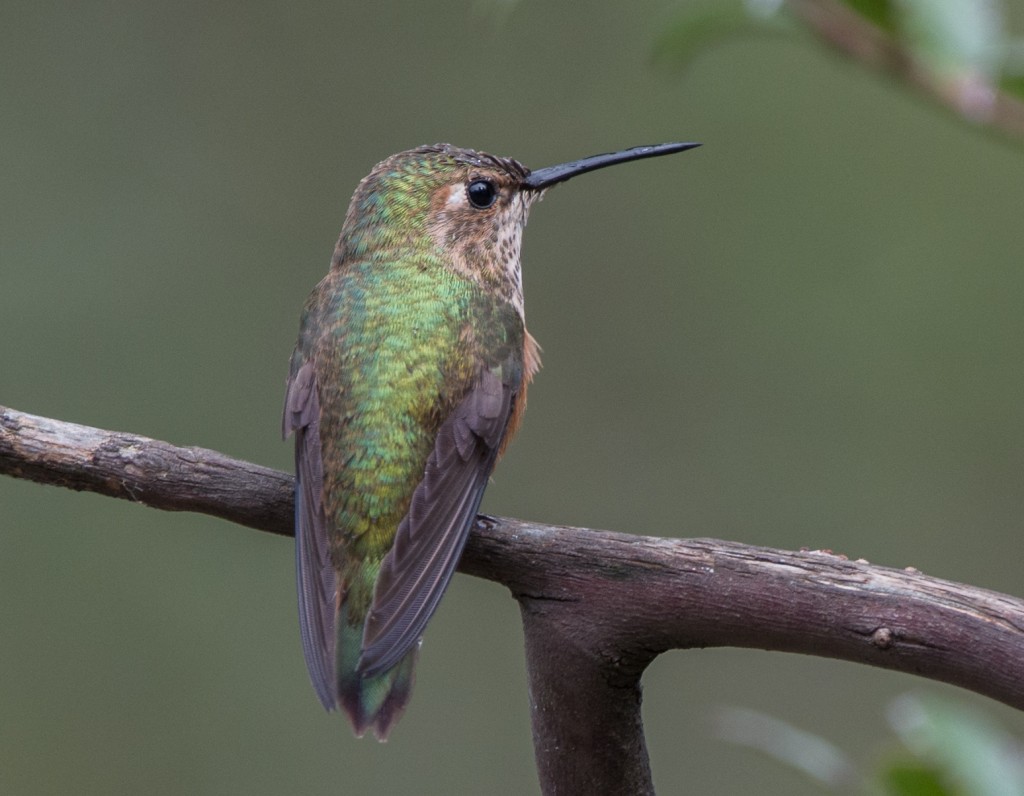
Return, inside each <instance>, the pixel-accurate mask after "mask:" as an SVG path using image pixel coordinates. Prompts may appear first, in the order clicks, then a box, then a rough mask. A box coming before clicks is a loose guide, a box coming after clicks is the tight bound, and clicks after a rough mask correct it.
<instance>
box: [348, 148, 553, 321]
mask: <svg viewBox="0 0 1024 796" xmlns="http://www.w3.org/2000/svg"><path fill="white" fill-rule="evenodd" d="M529 174H530V172H529V170H528V169H527V168H525V167H524V166H523V165H522V164H521V163H519V162H518V161H515V160H512V159H511V158H500V157H496V156H494V155H488V154H485V153H483V152H476V151H474V150H471V149H460V148H458V147H454V146H451V145H450V144H433V145H430V146H423V147H418V148H416V149H411V150H409V151H407V152H399V153H398V154H397V155H392V156H391V157H389V158H387V159H386V160H384V161H382V162H381V163H378V164H377V166H376V167H375V168H374V169H373V171H371V172H370V174H369V175H368V176H367V177H365V178H364V179H363V180H362V182H360V184H359V187H358V188H357V189H356V192H355V195H354V196H353V197H352V202H351V204H350V205H349V209H348V214H347V216H346V218H345V226H344V228H343V230H342V234H341V239H340V240H339V241H338V248H337V250H336V251H335V258H334V259H335V264H336V265H338V264H340V262H341V261H342V260H343V259H344V258H346V257H351V256H362V255H366V254H371V256H372V254H376V253H378V252H390V253H395V252H397V251H400V250H406V251H408V250H410V249H411V250H415V251H416V252H417V253H418V254H420V255H424V259H423V262H424V265H429V264H430V263H431V262H438V263H440V264H441V265H443V266H446V267H448V268H450V269H452V270H453V271H455V272H456V273H459V274H461V275H463V276H466V277H468V278H470V279H473V280H474V281H476V282H479V283H480V284H481V285H482V286H484V287H485V288H486V289H488V290H495V291H500V292H501V293H502V294H504V295H505V296H506V298H507V299H508V300H509V301H512V302H513V303H514V304H515V305H516V306H519V307H522V301H523V297H522V278H521V272H520V266H519V253H520V246H521V241H522V235H523V227H524V226H525V225H526V217H527V214H528V213H529V210H530V205H531V203H532V202H533V200H534V199H536V198H537V197H539V195H540V191H537V190H531V189H529V188H527V187H525V180H526V179H527V177H528V176H529Z"/></svg>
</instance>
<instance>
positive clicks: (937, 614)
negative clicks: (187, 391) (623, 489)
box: [0, 407, 1024, 794]
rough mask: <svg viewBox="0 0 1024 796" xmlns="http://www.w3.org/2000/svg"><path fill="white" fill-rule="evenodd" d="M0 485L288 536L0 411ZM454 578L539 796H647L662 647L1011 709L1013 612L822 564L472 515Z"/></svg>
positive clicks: (248, 506) (867, 569) (168, 462)
mask: <svg viewBox="0 0 1024 796" xmlns="http://www.w3.org/2000/svg"><path fill="white" fill-rule="evenodd" d="M0 474H6V475H10V476H14V477H16V478H26V479H30V480H32V481H36V482H39V483H44V484H53V485H57V486H64V487H67V488H69V489H77V490H88V491H92V492H98V493H100V494H104V495H109V496H111V497H118V498H123V499H126V500H132V501H135V502H138V503H143V504H145V505H148V506H152V507H154V508H160V509H165V510H170V511H198V512H202V513H205V514H211V515H213V516H217V517H221V518H223V519H226V520H229V521H231V522H235V523H238V524H240V525H245V526H248V527H251V528H256V529H259V530H263V531H269V532H271V533H277V534H281V535H284V536H290V535H291V534H292V476H291V475H289V474H286V473H282V472H278V471H276V470H272V469H269V468H266V467H260V466H257V465H254V464H250V463H248V462H243V461H239V460H236V459H232V458H229V457H227V456H224V455H223V454H220V453H217V452H215V451H210V450H206V449H203V448H179V447H176V446H174V445H170V444H168V443H166V442H159V441H157V440H152V439H147V438H145V437H139V436H135V435H132V434H125V433H120V432H112V431H102V430H100V429H95V428H89V427H87V426H80V425H75V424H72V423H64V422H60V421H56V420H50V419H47V418H42V417H36V416H33V415H29V414H25V413H22V412H18V411H15V410H12V409H6V408H3V407H0ZM460 569H461V571H462V572H465V573H468V574H471V575H476V576H477V577H481V578H487V579H489V580H493V581H496V582H498V583H502V584H504V585H505V586H507V587H508V588H509V589H510V590H511V591H512V594H513V595H514V596H515V598H516V599H517V600H518V601H519V603H520V606H521V608H522V616H523V623H524V628H525V637H526V654H527V667H528V673H529V687H530V708H531V715H532V720H533V734H534V746H535V750H536V755H537V763H538V768H539V772H540V778H541V785H542V788H543V791H544V793H546V794H576V793H603V794H615V793H623V794H643V793H653V785H652V782H651V775H650V767H649V764H648V757H647V749H646V744H645V741H644V733H643V724H642V722H641V718H640V702H641V691H640V677H641V675H642V674H643V671H644V669H645V668H646V666H647V665H648V664H649V663H650V662H651V660H653V659H654V657H655V656H657V655H658V654H659V653H661V652H663V651H665V650H668V649H678V648H690V647H711V646H733V647H754V648H758V649H767V650H782V651H786V652H802V653H805V654H809V655H819V656H822V657H829V658H841V659H843V660H849V661H856V662H860V663H867V664H871V665H873V666H880V667H883V668H887V669H894V670H897V671H903V672H911V673H914V674H918V675H921V676H923V677H927V678H930V679H933V680H941V681H943V682H947V683H952V684H954V685H958V686H961V687H963V688H967V689H970V690H972V691H976V692H978V693H980V694H985V695H986V696H989V697H992V698H993V699H996V700H998V701H1000V702H1004V703H1005V704H1007V705H1011V706H1013V707H1017V708H1024V600H1021V599H1019V598H1015V597H1010V596H1007V595H1003V594H998V593H995V592H991V591H987V590H984V589H978V588H974V587H971V586H966V585H962V584H958V583H953V582H950V581H944V580H940V579H938V578H932V577H928V576H926V575H923V574H921V573H920V572H918V571H916V570H913V569H907V570H896V569H890V568H887V567H880V566H875V565H872V564H869V563H868V562H866V561H849V560H847V559H845V558H843V557H841V556H836V555H833V554H831V553H828V552H822V551H811V552H808V551H803V552H788V551H784V550H774V549H770V548H764V547H753V546H750V545H742V544H737V543H735V542H724V541H719V540H715V539H660V538H655V537H649V536H632V535H626V534H619V533H611V532H604V531H593V530H587V529H583V528H569V527H559V526H550V525H542V524H537V523H528V522H523V521H521V520H515V519H509V518H493V517H481V518H479V520H478V522H477V525H476V528H475V530H474V532H473V533H472V535H471V537H470V540H469V544H468V546H467V548H466V552H465V554H464V555H463V558H462V562H461V564H460Z"/></svg>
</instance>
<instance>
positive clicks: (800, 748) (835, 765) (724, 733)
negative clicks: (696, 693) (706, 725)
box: [715, 708, 859, 789]
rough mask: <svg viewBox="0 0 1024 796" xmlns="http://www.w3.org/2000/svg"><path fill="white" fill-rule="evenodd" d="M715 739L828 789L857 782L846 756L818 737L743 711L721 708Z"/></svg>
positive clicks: (742, 709) (764, 716)
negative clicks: (754, 751)
mask: <svg viewBox="0 0 1024 796" xmlns="http://www.w3.org/2000/svg"><path fill="white" fill-rule="evenodd" d="M715 731H716V734H717V735H718V737H720V738H722V739H723V740H726V741H729V742H731V743H734V744H737V745H739V746H747V747H749V748H751V749H757V750H758V751H761V752H764V753H765V754H767V755H769V756H770V757H773V758H775V759H776V760H778V761H779V762H781V763H784V764H786V765H787V766H790V767H791V768H795V769H796V770H797V771H800V772H802V773H803V774H805V775H806V776H808V777H810V778H811V779H813V780H815V781H817V782H818V783H820V784H822V785H825V786H827V787H829V788H831V789H839V788H845V787H847V786H849V785H851V784H852V783H854V782H856V781H857V780H858V779H859V776H858V774H857V770H856V768H855V767H854V765H853V763H852V761H851V760H850V758H849V757H847V756H846V754H845V753H844V752H843V751H842V750H841V749H839V748H838V747H836V746H835V745H833V744H832V743H830V742H828V741H826V740H825V739H824V738H822V737H821V736H819V735H813V734H812V733H809V732H805V731H803V730H800V729H797V728H796V727H794V726H793V725H792V724H788V723H787V722H784V721H782V720H781V719H777V718H775V717H774V716H768V715H765V714H764V713H760V712H758V711H756V710H749V709H746V708H721V709H720V710H719V711H718V712H717V715H716V717H715Z"/></svg>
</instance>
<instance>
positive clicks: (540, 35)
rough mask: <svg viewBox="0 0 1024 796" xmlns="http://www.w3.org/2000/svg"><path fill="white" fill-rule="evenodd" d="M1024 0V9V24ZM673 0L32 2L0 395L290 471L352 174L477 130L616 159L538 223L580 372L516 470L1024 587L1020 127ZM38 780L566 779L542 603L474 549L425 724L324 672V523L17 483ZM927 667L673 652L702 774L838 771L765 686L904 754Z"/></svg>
mask: <svg viewBox="0 0 1024 796" xmlns="http://www.w3.org/2000/svg"><path fill="white" fill-rule="evenodd" d="M1022 5H1024V4H1022V3H1017V4H1016V5H1015V6H1011V7H1010V13H1011V19H1012V20H1016V21H1017V23H1018V24H1017V28H1018V29H1020V28H1021V27H1024V24H1020V23H1021V21H1022V20H1024V13H1022V12H1024V8H1022ZM677 8H678V6H677V5H675V4H673V3H669V2H652V1H649V0H641V1H640V2H636V3H628V4H621V3H614V2H608V0H603V1H601V2H580V3H573V4H559V3H540V2H522V3H517V4H510V3H505V2H493V3H492V2H484V1H483V0H467V1H465V2H447V3H436V2H424V3H419V4H411V3H396V2H378V3H373V4H356V3H348V4H346V3H334V4H326V3H324V4H321V3H312V2H302V1H301V0H299V1H296V2H292V3H289V4H287V5H285V4H272V3H217V4H209V3H197V2H190V3H179V4H173V5H172V4H166V5H158V4H128V3H100V2H96V3H82V4H72V3H65V4H53V5H50V4H18V5H8V6H6V7H5V8H4V9H3V10H2V11H0V186H2V190H0V340H2V343H0V404H6V405H9V406H12V407H15V408H18V409H22V410H24V411H29V412H33V413H37V414H43V415H49V416H53V417H56V418H60V419H64V420H71V421H76V422H80V423H85V424H90V425H96V426H100V427H105V428H112V429H120V430H125V431H132V432H136V433H141V434H146V435H149V436H154V437H157V438H161V439H166V440H169V441H172V442H175V443H178V444H196V445H203V446H206V447H211V448H215V449H218V450H222V451H224V452H226V453H229V454H232V455H234V456H238V457H242V458H247V459H251V460H254V461H257V462H260V463H263V464H267V465H272V466H276V467H279V468H288V467H289V466H290V461H291V448H290V445H287V444H284V443H282V442H281V441H280V440H279V437H278V428H279V412H280V407H281V400H282V391H283V386H284V377H285V369H286V363H287V359H288V356H289V354H290V351H291V347H292V344H293V342H294V337H295V333H296V331H297V325H298V316H299V310H300V308H301V306H302V302H303V301H304V299H305V297H306V295H307V294H308V292H309V291H310V289H311V288H312V287H313V285H314V284H315V283H316V282H317V281H318V280H319V279H320V277H321V275H322V274H323V273H324V272H325V270H326V267H327V263H328V258H329V255H330V252H331V249H332V247H333V244H334V241H335V239H336V236H337V233H338V230H339V228H340V224H341V220H342V217H343V214H344V211H345V208H346V206H347V203H348V199H349V196H350V195H351V192H352V190H353V189H354V187H355V185H356V183H357V181H358V180H359V179H360V178H361V177H362V176H363V175H364V174H365V173H366V172H367V171H368V170H369V169H370V168H371V167H372V166H373V164H374V163H376V162H377V161H378V160H380V159H382V158H383V157H385V156H386V155H388V154H390V153H392V152H394V151H398V150H401V149H406V148H409V147H412V146H415V145H418V144H423V143H430V142H434V141H451V142H452V143H455V144H458V145H461V146H470V147H474V148H479V149H485V150H487V151H491V152H494V153H496V154H502V155H511V156H514V157H517V158H519V159H520V160H522V161H523V162H525V163H526V164H527V165H530V166H534V167H537V166H545V165H550V164H552V163H555V162H560V161H563V160H568V159H572V158H575V157H578V156H582V155H588V154H593V153H595V152H603V151H608V150H609V149H614V148H620V147H625V146H631V145H635V144H644V143H653V142H657V141H662V140H679V139H683V140H686V139H692V140H697V141H701V142H703V143H704V147H703V148H701V149H699V150H697V151H695V152H692V153H688V154H686V155H682V156H678V157H676V158H672V159H669V160H662V161H657V162H654V161H649V162H645V163H638V164H632V165H630V166H626V167H621V168H616V169H610V170H608V171H603V172H600V173H599V174H593V175H589V176H587V177H584V178H580V179H579V180H577V181H574V182H572V183H570V184H568V185H565V186H563V187H560V188H558V189H556V190H553V191H551V192H550V193H549V195H548V197H547V198H546V200H545V201H544V203H543V204H542V205H540V206H539V207H536V208H535V209H534V212H533V215H532V219H531V223H530V227H529V229H528V230H527V233H526V237H525V247H524V273H525V280H526V291H527V314H528V319H529V323H530V329H531V331H532V332H533V334H534V335H535V336H536V337H537V338H538V340H540V342H541V344H542V345H543V346H544V363H545V367H544V370H543V371H542V372H541V373H540V375H539V377H538V379H537V381H536V384H535V386H534V388H533V389H531V392H530V411H529V412H528V414H527V419H526V423H525V427H524V429H523V432H522V433H521V435H520V437H519V439H518V441H517V443H516V444H515V445H514V446H513V448H512V450H511V453H510V454H509V456H507V457H506V459H505V461H504V462H503V463H502V465H501V466H500V468H499V470H498V471H497V473H496V474H495V478H494V483H493V485H492V486H491V488H490V490H489V492H488V494H487V497H486V499H485V505H484V508H485V510H486V511H488V512H490V513H494V514H507V515H512V516H517V517H523V518H527V519H533V520H539V521H547V522H552V523H568V524H573V525H584V526H591V527H596V528H607V529H614V530H620V531H628V532H636V533H646V534H656V535H662V536H716V537H721V538H727V539H735V540H739V541H743V542H750V543H755V544H763V545H771V546H777V547H784V548H797V547H801V546H808V547H825V548H831V549H834V550H836V551H838V552H843V553H846V554H848V555H850V556H851V557H854V558H856V557H864V558H867V559H869V560H871V561H872V562H875V563H879V564H887V565H892V566H900V567H902V566H908V565H913V566H915V567H918V568H919V569H921V570H923V571H924V572H926V573H929V574H933V575H937V576H941V577H945V578H950V579H953V580H959V581H965V582H968V583H972V584H975V585H978V586H984V587H988V588H991V589H996V590H999V591H1005V592H1009V593H1011V594H1018V595H1019V594H1021V593H1022V591H1024V590H1022V588H1021V579H1020V562H1021V558H1022V557H1021V548H1022V541H1021V535H1020V528H1021V519H1022V517H1024V402H1022V400H1021V398H1022V393H1024V375H1022V369H1021V366H1020V361H1021V357H1020V350H1021V344H1022V342H1024V313H1022V312H1021V306H1022V304H1024V269H1022V268H1021V250H1022V243H1024V225H1022V208H1024V203H1022V200H1024V158H1022V150H1021V149H1020V148H1017V147H1014V146H1012V145H1007V144H1006V143H1004V142H1001V141H1000V140H998V139H997V138H994V137H991V136H987V135H983V134H980V133H978V132H977V131H975V130H972V129H970V128H969V127H968V126H966V125H964V124H961V123H959V122H958V121H956V120H954V119H953V118H952V117H950V116H948V115H946V114H944V113H942V112H939V111H936V110H934V109H933V108H932V107H931V106H929V105H927V104H925V103H924V102H922V101H920V100H917V99H915V98H912V97H910V96H908V95H906V94H904V93H902V92H900V91H899V90H897V89H896V88H894V87H892V86H891V85H889V84H888V83H886V82H885V81H884V80H882V79H879V78H876V77H872V76H868V75H866V74H864V73H862V72H861V71H859V70H858V69H857V68H856V67H855V66H853V65H851V64H849V63H847V62H844V61H839V60H836V59H835V58H834V57H833V56H832V55H831V54H830V53H828V52H826V51H825V50H823V49H822V48H820V47H819V46H818V45H817V44H815V43H814V42H813V41H811V40H810V39H809V38H808V37H806V36H801V35H791V36H780V37H760V38H756V37H755V38H748V39H741V40H735V41H728V42H725V43H723V44H722V45H721V46H717V47H714V48H711V49H709V50H708V51H706V52H704V53H702V54H701V55H700V56H699V57H697V58H696V60H694V61H693V62H692V63H691V64H690V65H689V67H688V68H687V69H686V70H685V71H680V70H675V69H672V68H669V67H667V66H664V65H658V64H655V63H654V61H653V58H652V52H653V49H654V43H655V41H656V40H657V39H658V37H659V35H660V34H661V33H662V32H663V31H664V30H665V28H666V26H667V25H668V24H669V22H670V20H671V19H672V15H673V13H674V10H675V9H677ZM0 550H2V553H0V792H3V793H18V794H22V793H24V794H43V793H58V792H72V791H74V792H79V793H113V792H125V793H127V792H147V793H157V794H163V793H166V794H177V793H185V792H188V793H210V794H213V793H217V794H221V793H247V794H277V793H285V792H292V793H309V794H316V793H325V794H326V793H339V792H346V793H356V792H359V793H367V794H390V793H417V794H452V793H491V794H524V793H534V792H536V791H537V784H536V775H535V771H534V765H533V756H532V746H531V742H530V734H529V716H528V709H527V695H526V688H525V673H524V664H523V659H522V652H521V647H522V637H521V630H520V627H519V619H518V611H517V608H516V605H515V603H514V602H513V600H512V599H511V598H510V597H509V595H508V594H507V592H505V591H504V590H503V589H502V588H500V587H498V586H496V585H494V584H492V583H489V582H485V581H479V580H475V579H471V578H468V577H465V576H460V577H458V578H456V579H455V581H454V584H453V586H452V588H451V589H450V591H449V594H448V596H447V597H446V599H445V602H444V603H443V605H442V607H441V610H440V611H439V613H438V614H437V616H436V617H435V619H434V620H433V622H432V624H431V626H430V630H429V632H428V634H427V638H426V641H425V644H424V648H423V655H422V657H421V663H420V666H419V676H418V682H417V687H416V692H415V695H414V698H413V700H412V703H411V706H410V708H409V710H408V712H407V714H406V716H405V717H404V719H403V721H402V722H401V724H400V725H399V727H398V728H397V730H396V731H395V732H394V734H393V736H392V740H391V741H390V742H389V743H388V744H386V745H379V744H377V743H375V742H372V741H369V740H363V741H356V740H355V739H353V738H352V735H351V732H350V730H349V728H348V725H347V724H346V723H345V722H344V720H343V719H341V718H339V717H338V716H327V715H326V714H324V712H323V711H322V710H321V708H320V706H319V704H318V703H317V700H316V698H315V696H314V694H313V691H312V689H311V688H310V686H309V683H308V679H307V675H306V672H305V667H304V664H303V662H302V654H301V650H300V645H299V639H298V632H297V625H298V623H297V618H296V611H295V605H294V603H295V598H294V585H293V565H292V545H291V542H290V541H289V540H286V539H281V538H275V537H272V536H269V535H264V534H261V533H258V532H255V531H250V530H246V529H242V528H239V527H236V526H233V525H230V524H227V523H224V522H220V521H216V520H213V519H209V518H205V517H200V516H195V515H186V514H164V513H160V512H157V511H153V510H149V509H146V508H142V507H139V506H133V505H130V504H127V503H123V502H120V501H114V500H110V499H106V498H101V497H97V496H94V495H82V494H75V493H70V492H65V491H62V490H58V489H54V488H47V487H41V486H36V485H33V484H29V483H27V482H22V481H15V480H12V479H0ZM911 685H917V686H920V687H922V688H927V689H929V690H932V691H935V692H938V693H942V694H947V695H949V694H954V695H957V696H958V698H959V699H961V700H963V701H965V702H967V703H970V704H974V705H976V706H977V707H979V708H980V709H984V710H986V711H989V712H990V713H991V714H992V715H994V716H995V717H996V718H997V720H999V721H1001V722H1003V724H1004V725H1005V726H1007V727H1008V728H1009V729H1011V730H1013V731H1016V732H1018V733H1020V732H1022V731H1024V719H1022V717H1021V716H1020V715H1018V714H1016V713H1014V712H1012V711H1010V710H1008V709H1003V708H1001V707H1000V706H998V705H996V704H995V703H993V702H990V701H988V700H984V699H982V698H981V697H974V696H973V695H968V694H966V693H959V692H956V691H955V690H954V689H951V688H946V687H943V686H938V685H934V686H931V685H927V684H925V683H923V682H919V681H916V680H914V679H913V678H911V677H909V676H905V675H897V674H892V673H889V672H884V671H881V670H877V671H876V670H871V669H868V668H866V667H860V666H855V665H853V664H846V663H839V662H833V661H826V660H822V659H815V658H809V657H799V656H794V655H784V654H778V653H763V652H755V651H746V650H704V651H688V652H675V653H671V654H668V655H665V656H662V657H661V658H660V659H659V660H657V661H656V662H655V664H654V665H653V666H652V668H651V670H650V671H649V673H648V674H647V675H646V677H645V689H646V690H645V707H644V713H645V718H646V725H647V731H648V742H649V745H650V748H651V755H652V764H653V768H654V774H655V782H656V784H657V785H658V786H659V788H660V790H661V791H662V792H664V793H673V792H681V791H682V790H683V789H684V787H685V788H686V789H687V792H692V793H710V794H732V793H741V792H753V790H754V789H756V792H757V793H763V794H804V793H815V792H817V791H816V789H815V788H814V787H813V786H811V785H809V784H808V783H807V782H806V781H805V780H803V779H802V778H800V777H799V776H798V775H797V774H795V773H792V772H791V771H789V770H787V769H785V768H783V767H780V766H779V765H778V764H777V763H775V762H772V761H770V760H768V759H766V758H764V757H762V756H761V755H759V754H758V753H756V752H752V751H749V750H746V749H738V748H736V747H734V746H730V745H728V744H725V743H723V742H722V741H720V740H717V739H716V738H715V737H714V735H713V733H712V731H711V723H712V722H711V715H712V713H713V712H714V710H715V709H716V708H717V707H718V706H722V705H739V706H744V707H749V708H753V709H755V710H758V711H763V712H765V713H768V714H771V715H774V716H777V717H779V718H781V719H783V720H785V721H787V722H791V723H793V724H794V725H797V726H799V727H802V728H804V729H807V730H809V731H811V732H814V733H817V734H819V735H821V736H824V737H826V738H829V739H831V740H833V741H836V742H838V743H839V744H840V745H841V746H843V748H845V749H847V750H848V751H850V752H851V753H852V754H854V755H857V756H859V757H862V758H870V757H871V756H872V755H874V754H876V753H878V750H879V748H880V744H881V740H880V739H881V737H882V736H883V735H884V733H885V719H884V715H883V712H884V706H885V705H886V704H887V703H888V702H889V701H890V700H891V699H892V697H893V696H894V695H895V694H897V693H900V692H902V691H904V690H905V689H907V688H908V687H909V686H911Z"/></svg>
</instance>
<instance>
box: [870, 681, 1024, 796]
mask: <svg viewBox="0 0 1024 796" xmlns="http://www.w3.org/2000/svg"><path fill="white" fill-rule="evenodd" d="M889 722H890V723H891V724H892V726H893V729H895V730H896V733H897V734H898V735H899V736H900V739H901V740H902V741H903V743H904V744H905V745H906V746H907V748H908V749H909V750H910V751H912V752H913V753H914V754H916V755H918V756H919V757H921V758H922V759H923V760H925V761H931V762H932V763H934V764H935V765H939V766H941V767H942V768H943V769H944V770H945V771H946V772H947V773H948V775H949V780H950V781H951V782H954V783H956V784H957V785H959V786H960V787H961V788H962V790H963V792H964V793H967V794H970V795H971V796H1024V747H1022V746H1021V744H1020V743H1019V742H1018V741H1017V740H1016V739H1015V738H1014V737H1013V736H1011V735H1009V734H1008V733H1006V732H1005V731H1003V730H1002V729H1001V728H999V727H998V726H996V725H995V724H994V723H993V722H992V721H990V720H989V719H988V718H986V717H984V716H982V715H980V714H977V713H975V712H973V711H971V710H968V709H967V708H965V707H962V706H958V705H954V704H952V703H949V702H945V701H942V700H939V699H935V698H933V697H930V698H925V697H918V696H913V695H905V696H903V697H900V698H899V699H897V700H896V701H895V702H893V705H892V707H891V708H890V710H889Z"/></svg>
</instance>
